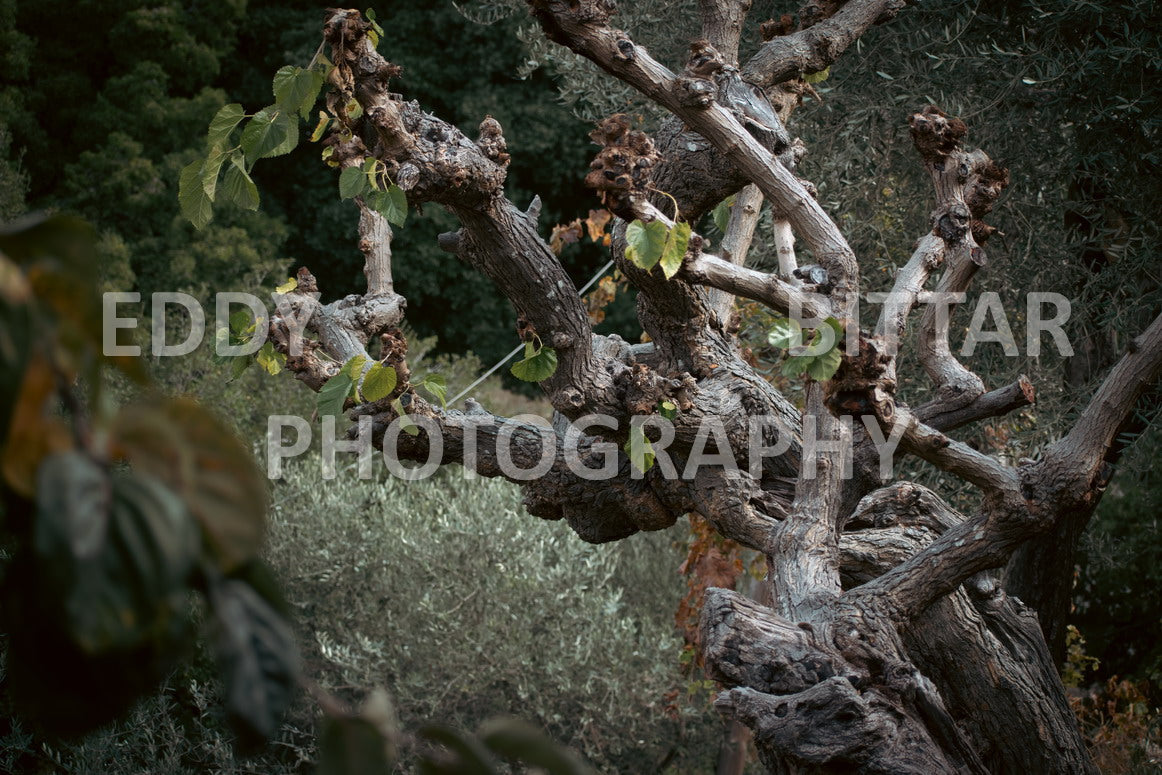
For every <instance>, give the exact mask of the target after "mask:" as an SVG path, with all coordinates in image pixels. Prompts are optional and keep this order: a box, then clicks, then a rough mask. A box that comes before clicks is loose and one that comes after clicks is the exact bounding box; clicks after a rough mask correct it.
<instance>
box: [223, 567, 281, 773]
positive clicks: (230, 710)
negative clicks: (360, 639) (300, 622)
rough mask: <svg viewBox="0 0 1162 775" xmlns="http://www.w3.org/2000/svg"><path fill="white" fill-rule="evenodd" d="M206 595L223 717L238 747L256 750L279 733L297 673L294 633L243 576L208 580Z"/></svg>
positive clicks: (245, 749)
mask: <svg viewBox="0 0 1162 775" xmlns="http://www.w3.org/2000/svg"><path fill="white" fill-rule="evenodd" d="M209 598H210V608H211V611H212V612H213V617H214V623H215V625H216V627H215V628H214V632H215V634H216V636H217V637H216V639H215V642H214V647H215V648H214V650H215V652H216V654H217V657H218V662H219V664H220V665H221V671H222V676H223V678H224V680H225V684H226V692H225V694H226V696H225V701H226V702H225V704H226V714H227V718H228V720H229V721H230V725H231V726H232V727H233V728H234V731H235V733H236V734H237V735H238V741H237V743H238V745H239V747H240V748H241V749H242V752H243V753H248V752H254V751H255V750H256V749H258V748H259V747H260V746H262V745H263V744H264V743H265V742H266V741H267V740H269V739H270V738H272V737H274V735H275V734H276V733H277V732H278V730H279V726H280V725H281V723H282V717H283V714H284V713H285V711H286V709H287V707H288V706H289V705H290V701H291V699H292V698H293V697H294V688H295V685H296V683H297V678H298V672H299V655H298V649H297V648H296V647H295V640H294V633H293V632H292V631H291V628H290V625H288V624H287V622H286V621H285V620H284V619H283V618H282V616H280V615H279V613H278V612H277V611H275V610H274V609H273V608H272V607H271V606H270V604H269V603H268V602H267V601H266V600H264V599H263V598H262V597H261V596H260V595H259V594H258V593H257V592H256V591H255V590H254V589H253V588H251V586H250V585H249V584H247V583H245V582H243V581H238V580H235V579H228V580H225V581H220V582H217V583H212V584H211V585H210V594H209Z"/></svg>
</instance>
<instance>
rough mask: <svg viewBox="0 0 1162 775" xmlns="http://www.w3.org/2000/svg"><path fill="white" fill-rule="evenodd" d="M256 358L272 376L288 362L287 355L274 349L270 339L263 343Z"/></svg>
mask: <svg viewBox="0 0 1162 775" xmlns="http://www.w3.org/2000/svg"><path fill="white" fill-rule="evenodd" d="M240 360H245V359H244V358H243V359H240ZM254 360H255V361H256V362H257V363H258V365H259V366H261V367H262V368H263V369H265V370H266V373H267V374H269V375H271V376H272V377H273V376H274V375H275V374H278V373H279V372H281V371H282V367H283V366H284V365H285V364H286V356H285V355H283V354H282V353H280V352H279V351H278V350H276V349H274V345H273V344H271V343H270V342H269V341H268V342H267V343H266V344H264V345H262V349H261V350H259V351H258V352H257V353H256V354H255V356H254Z"/></svg>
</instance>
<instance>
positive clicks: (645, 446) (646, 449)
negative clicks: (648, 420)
mask: <svg viewBox="0 0 1162 775" xmlns="http://www.w3.org/2000/svg"><path fill="white" fill-rule="evenodd" d="M624 449H625V454H627V455H629V462H630V463H631V464H632V465H633V467H634V468H636V469H637V470H639V471H641V472H642V473H643V474H644V473H645V472H646V471H649V470H650V468H651V467H653V465H654V446H653V445H652V444H650V440H649V439H648V438H646V432H645V429H644V428H642V426H640V425H631V426H630V429H629V441H627V442H626V443H625V447H624Z"/></svg>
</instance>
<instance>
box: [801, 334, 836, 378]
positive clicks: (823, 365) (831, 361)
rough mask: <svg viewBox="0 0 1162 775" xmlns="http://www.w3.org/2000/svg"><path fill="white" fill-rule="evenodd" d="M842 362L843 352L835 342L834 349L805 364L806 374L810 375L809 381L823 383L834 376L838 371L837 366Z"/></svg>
mask: <svg viewBox="0 0 1162 775" xmlns="http://www.w3.org/2000/svg"><path fill="white" fill-rule="evenodd" d="M842 362H843V350H842V349H841V348H840V347H839V345H838V340H837V343H836V346H835V347H832V348H831V349H830V350H828V351H827V352H825V353H824V354H823V355H816V356H815V357H814V358H811V362H810V363H809V364H807V373H808V374H810V375H811V379H813V380H816V381H818V382H825V381H827V380H829V379H831V378H832V377H833V376H835V372H836V371H838V370H839V364H841V363H842Z"/></svg>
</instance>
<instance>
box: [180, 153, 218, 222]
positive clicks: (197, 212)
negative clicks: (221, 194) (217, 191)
mask: <svg viewBox="0 0 1162 775" xmlns="http://www.w3.org/2000/svg"><path fill="white" fill-rule="evenodd" d="M204 164H205V160H204V159H198V160H197V161H194V162H190V163H189V164H187V165H186V166H185V167H183V168H182V172H181V175H180V176H179V177H178V203H179V204H180V205H181V208H182V215H184V216H185V217H186V220H188V221H189V222H190V223H192V224H193V225H194V228H195V229H203V228H205V226H206V224H207V223H209V222H210V219H212V218H213V217H214V200H213V199H211V198H210V197H209V196H207V195H206V187H205V184H204V183H203V182H202V167H203V166H204Z"/></svg>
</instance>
